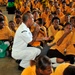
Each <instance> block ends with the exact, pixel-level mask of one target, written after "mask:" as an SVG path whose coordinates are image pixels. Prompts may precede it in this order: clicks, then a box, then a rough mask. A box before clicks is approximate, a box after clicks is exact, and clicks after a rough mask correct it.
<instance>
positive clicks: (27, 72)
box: [21, 65, 52, 75]
mask: <svg viewBox="0 0 75 75" xmlns="http://www.w3.org/2000/svg"><path fill="white" fill-rule="evenodd" d="M21 75H36V66H35V65H34V66H29V67H27V68H25V69H24V70H23V72H22V73H21ZM50 75H52V74H50Z"/></svg>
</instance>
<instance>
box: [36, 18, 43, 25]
mask: <svg viewBox="0 0 75 75" xmlns="http://www.w3.org/2000/svg"><path fill="white" fill-rule="evenodd" d="M36 21H38V24H44V21H43V19H42V18H38V19H37V20H36Z"/></svg>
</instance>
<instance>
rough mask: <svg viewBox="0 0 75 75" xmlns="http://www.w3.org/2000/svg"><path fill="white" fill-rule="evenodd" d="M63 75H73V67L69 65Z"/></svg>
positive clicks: (74, 67)
mask: <svg viewBox="0 0 75 75" xmlns="http://www.w3.org/2000/svg"><path fill="white" fill-rule="evenodd" d="M63 75H75V66H72V65H69V66H68V67H67V68H66V69H65V70H64V72H63Z"/></svg>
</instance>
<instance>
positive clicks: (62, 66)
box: [53, 63, 70, 75]
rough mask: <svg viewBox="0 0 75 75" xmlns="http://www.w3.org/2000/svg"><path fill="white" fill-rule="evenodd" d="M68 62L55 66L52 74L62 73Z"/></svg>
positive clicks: (58, 74) (60, 74)
mask: <svg viewBox="0 0 75 75" xmlns="http://www.w3.org/2000/svg"><path fill="white" fill-rule="evenodd" d="M69 65H70V64H69V63H63V64H60V65H59V66H57V68H56V69H55V72H54V74H53V75H63V72H64V70H65V69H66V68H67V67H68V66H69Z"/></svg>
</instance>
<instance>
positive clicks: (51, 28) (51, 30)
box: [48, 25, 62, 37]
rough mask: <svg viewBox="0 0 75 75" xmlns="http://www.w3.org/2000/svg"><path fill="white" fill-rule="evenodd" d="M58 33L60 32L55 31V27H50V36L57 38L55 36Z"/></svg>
mask: <svg viewBox="0 0 75 75" xmlns="http://www.w3.org/2000/svg"><path fill="white" fill-rule="evenodd" d="M59 28H60V29H62V26H59ZM57 32H58V30H55V29H54V26H53V25H50V27H49V28H48V36H49V37H50V36H55V34H56V33H57Z"/></svg>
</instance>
